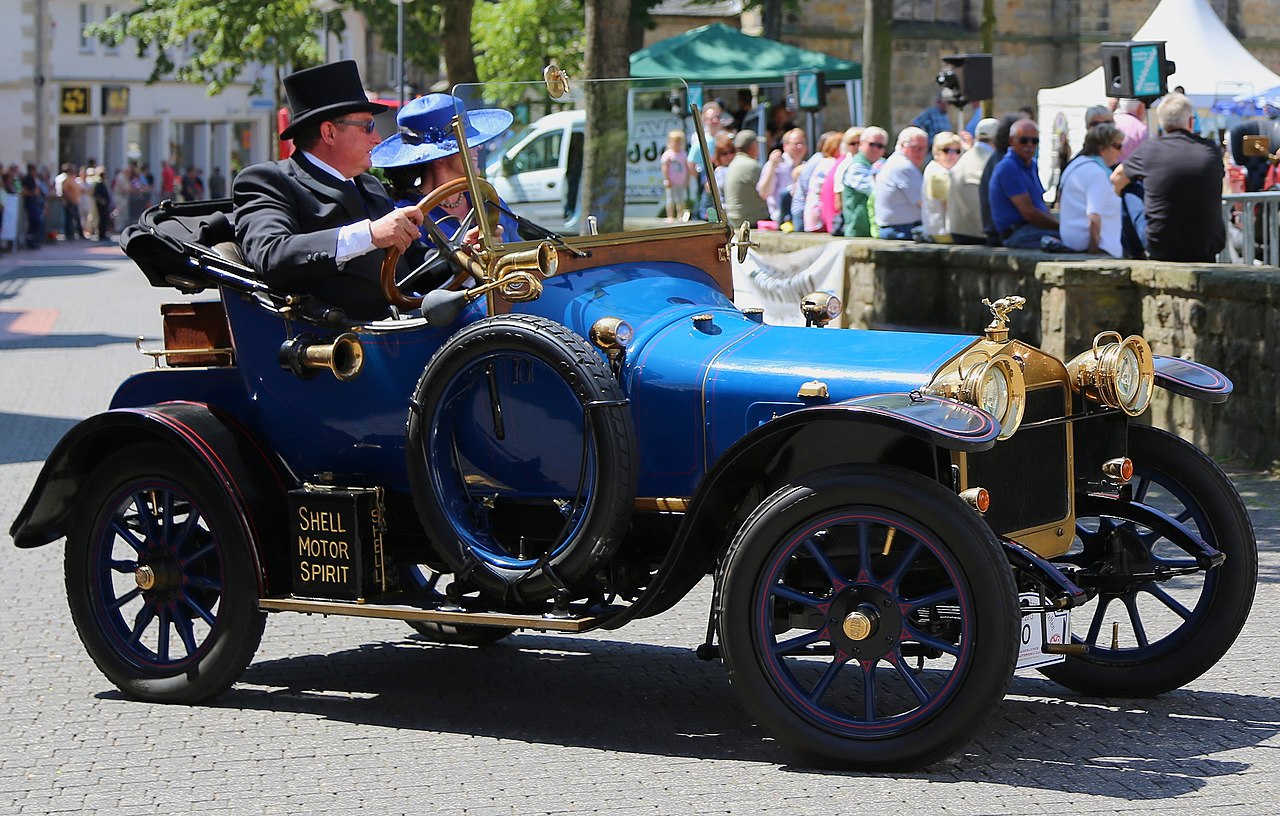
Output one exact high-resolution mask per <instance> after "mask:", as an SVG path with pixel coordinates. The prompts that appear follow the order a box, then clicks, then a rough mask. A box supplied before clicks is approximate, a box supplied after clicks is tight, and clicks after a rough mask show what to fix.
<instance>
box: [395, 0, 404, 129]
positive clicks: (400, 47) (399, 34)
mask: <svg viewBox="0 0 1280 816" xmlns="http://www.w3.org/2000/svg"><path fill="white" fill-rule="evenodd" d="M396 96H397V98H398V99H399V100H400V108H399V109H403V108H404V0H401V2H398V3H396Z"/></svg>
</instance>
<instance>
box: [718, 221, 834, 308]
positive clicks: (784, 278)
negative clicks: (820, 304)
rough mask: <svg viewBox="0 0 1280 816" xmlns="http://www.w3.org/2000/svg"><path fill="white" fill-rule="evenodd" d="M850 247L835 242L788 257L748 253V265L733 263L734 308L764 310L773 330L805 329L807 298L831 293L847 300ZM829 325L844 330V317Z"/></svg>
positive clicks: (753, 251)
mask: <svg viewBox="0 0 1280 816" xmlns="http://www.w3.org/2000/svg"><path fill="white" fill-rule="evenodd" d="M846 247H847V242H845V241H831V242H829V243H827V244H824V245H822V246H816V247H811V248H809V249H802V250H800V251H798V252H788V253H786V254H784V255H766V254H764V253H761V252H756V251H755V250H754V249H750V250H747V260H746V262H744V263H738V260H737V258H736V257H735V258H734V261H733V301H734V305H736V306H737V307H738V308H740V309H746V308H749V307H759V308H762V309H764V322H765V323H768V324H770V325H773V326H803V325H804V316H803V315H802V314H800V300H801V298H803V297H804V296H805V295H807V294H809V293H810V292H819V291H822V292H830V293H831V294H833V295H835V296H837V297H839V298H840V299H841V300H842V301H843V300H844V298H845V266H846V262H845V249H846ZM828 325H830V326H832V327H833V328H844V327H845V319H844V313H843V312H841V314H840V315H839V316H838V317H837V318H836V319H835V320H832V321H831V323H830V324H828Z"/></svg>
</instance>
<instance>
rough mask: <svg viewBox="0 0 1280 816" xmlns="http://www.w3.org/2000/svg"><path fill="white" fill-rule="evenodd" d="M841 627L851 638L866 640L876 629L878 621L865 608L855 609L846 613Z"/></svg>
mask: <svg viewBox="0 0 1280 816" xmlns="http://www.w3.org/2000/svg"><path fill="white" fill-rule="evenodd" d="M840 628H841V629H843V630H844V633H845V635H846V636H848V638H849V639H850V640H866V639H867V638H869V637H871V633H872V632H873V631H875V628H876V621H875V618H873V617H872V616H871V615H870V614H868V613H867V612H866V611H865V610H863V609H855V610H853V611H852V612H850V613H849V614H848V615H845V618H844V622H843V623H841V624H840Z"/></svg>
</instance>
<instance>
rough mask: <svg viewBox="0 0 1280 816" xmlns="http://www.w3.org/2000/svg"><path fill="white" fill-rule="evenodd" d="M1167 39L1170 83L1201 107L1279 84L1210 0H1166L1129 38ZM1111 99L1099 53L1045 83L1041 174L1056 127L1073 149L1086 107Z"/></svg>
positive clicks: (1047, 169)
mask: <svg viewBox="0 0 1280 816" xmlns="http://www.w3.org/2000/svg"><path fill="white" fill-rule="evenodd" d="M1130 39H1132V40H1136V41H1153V40H1154V41H1158V40H1163V41H1164V42H1165V43H1166V44H1165V57H1166V58H1167V59H1169V60H1172V61H1173V63H1174V68H1175V70H1174V73H1173V74H1171V75H1170V76H1169V87H1170V88H1173V87H1174V86H1175V85H1181V86H1183V87H1184V88H1186V90H1187V96H1188V97H1189V98H1190V99H1191V102H1192V104H1193V105H1195V106H1196V109H1197V110H1200V111H1202V113H1203V112H1204V111H1207V110H1208V109H1209V108H1210V107H1212V106H1213V103H1214V102H1215V101H1217V100H1220V99H1232V98H1233V97H1236V96H1238V95H1240V94H1255V93H1259V92H1261V91H1263V90H1265V89H1267V88H1271V87H1272V86H1275V85H1280V75H1277V74H1276V73H1275V72H1273V71H1272V70H1271V69H1269V68H1267V66H1265V65H1263V64H1262V63H1261V62H1259V61H1258V60H1257V59H1256V58H1255V57H1254V56H1253V55H1252V54H1250V53H1249V52H1248V51H1247V50H1246V49H1245V47H1244V46H1243V45H1241V44H1240V41H1239V40H1237V39H1236V38H1235V36H1234V35H1232V33H1231V32H1230V31H1228V30H1227V27H1226V25H1224V24H1223V22H1222V21H1221V20H1220V19H1218V15H1217V14H1214V12H1213V9H1212V8H1210V6H1209V3H1208V0H1161V2H1160V4H1159V5H1158V6H1156V8H1155V10H1154V11H1152V12H1151V16H1150V17H1148V18H1147V21H1146V22H1145V23H1143V24H1142V26H1141V27H1140V28H1139V29H1138V30H1137V32H1135V33H1134V35H1133V36H1132V37H1131V38H1130ZM1104 102H1106V80H1105V78H1104V76H1103V71H1102V57H1101V54H1099V57H1098V67H1097V69H1095V70H1094V71H1091V72H1090V73H1088V74H1085V75H1084V76H1082V77H1080V78H1079V79H1077V80H1076V81H1075V82H1072V83H1069V84H1067V85H1061V86H1059V87H1057V88H1043V89H1041V90H1040V92H1039V94H1037V96H1036V110H1037V112H1038V115H1039V117H1040V119H1039V122H1040V132H1041V137H1042V138H1043V139H1044V141H1043V142H1042V143H1041V146H1040V177H1041V179H1042V180H1043V181H1044V182H1045V184H1046V185H1048V183H1049V179H1050V176H1051V175H1052V168H1053V160H1054V158H1055V153H1056V145H1057V142H1058V140H1057V137H1056V135H1057V133H1058V132H1061V131H1062V130H1063V129H1064V128H1065V130H1066V133H1067V139H1068V141H1069V142H1070V144H1071V151H1072V153H1074V152H1075V151H1077V150H1079V149H1080V145H1081V142H1082V141H1083V139H1084V112H1085V110H1086V109H1087V108H1088V107H1089V106H1091V105H1100V104H1103V103H1104Z"/></svg>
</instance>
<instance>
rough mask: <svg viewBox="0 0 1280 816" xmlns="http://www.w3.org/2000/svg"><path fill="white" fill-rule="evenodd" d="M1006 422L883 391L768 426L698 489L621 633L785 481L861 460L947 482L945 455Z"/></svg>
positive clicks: (688, 585)
mask: <svg viewBox="0 0 1280 816" xmlns="http://www.w3.org/2000/svg"><path fill="white" fill-rule="evenodd" d="M999 433H1000V425H999V423H998V422H996V421H995V420H994V419H993V418H992V417H991V415H990V414H987V413H985V412H983V411H980V410H978V409H977V408H974V407H973V406H970V405H966V404H964V403H959V402H954V401H952V400H948V399H942V398H939V397H931V396H924V395H919V394H916V395H914V396H909V395H906V394H901V395H899V394H878V395H874V396H869V397H861V398H858V399H854V400H848V401H845V402H841V403H837V404H835V405H824V406H817V407H813V408H804V409H801V410H799V411H793V412H792V413H789V414H786V415H784V416H781V417H779V418H777V419H775V420H771V421H769V422H766V423H764V424H763V425H761V426H760V427H758V428H756V429H754V430H753V431H751V432H750V433H748V434H747V435H746V436H744V437H743V438H742V439H740V440H738V442H737V443H735V444H734V445H733V446H732V447H731V448H730V449H729V450H728V451H727V452H726V453H725V454H724V456H722V457H720V459H719V460H718V461H717V462H716V464H715V466H714V467H713V468H712V469H711V471H710V472H709V473H708V474H707V476H706V478H704V479H703V480H702V483H701V484H700V485H699V486H698V490H697V493H696V494H695V495H694V497H693V499H692V501H690V503H689V507H688V510H687V512H686V513H685V517H684V521H683V522H682V523H681V525H680V529H679V530H678V531H677V533H676V536H675V540H674V541H673V542H672V544H671V547H670V549H668V550H667V555H666V558H665V560H664V561H663V563H662V565H661V566H660V567H659V569H658V574H657V578H656V580H655V581H654V583H653V585H652V586H651V587H650V588H649V589H648V590H647V591H646V592H645V594H644V595H642V596H641V597H640V598H639V599H638V600H637V601H636V603H634V604H632V605H631V607H630V608H628V609H627V611H626V612H625V613H623V614H622V615H620V616H619V617H618V618H616V619H613V620H610V622H609V623H608V624H607V625H606V628H610V629H612V628H616V627H618V626H621V625H622V624H623V623H626V622H627V621H629V620H632V619H634V618H642V617H649V616H652V615H656V614H658V613H659V612H662V611H664V610H666V609H669V608H670V607H671V606H672V605H674V604H675V603H676V602H677V601H679V600H680V599H681V598H682V597H684V595H685V594H686V593H688V591H689V590H690V589H692V588H693V586H694V585H695V584H697V583H698V581H700V580H701V579H702V576H704V575H706V574H707V572H708V571H709V569H710V567H711V566H712V565H713V564H714V563H715V559H716V558H717V556H718V555H719V554H720V553H721V552H723V551H724V549H725V548H726V547H727V546H728V545H729V542H730V541H731V540H732V538H733V535H734V533H735V532H736V531H737V529H738V527H739V526H741V523H742V520H743V519H744V518H745V517H746V516H747V515H748V514H749V513H750V512H751V510H752V509H753V508H754V507H755V505H756V504H758V503H759V502H760V501H763V500H764V498H765V497H766V496H768V495H769V494H770V493H772V492H773V491H774V490H776V489H777V488H778V487H780V486H781V485H784V484H791V483H794V481H795V480H797V479H800V478H804V477H806V476H808V475H811V474H814V473H816V472H818V471H829V470H832V469H839V468H840V467H842V466H847V465H850V464H856V463H868V462H870V463H883V464H886V465H890V464H891V465H894V466H896V467H907V468H910V469H912V470H915V471H917V472H920V473H923V474H924V475H925V476H928V477H929V478H937V477H938V471H937V467H938V465H937V461H938V456H937V450H938V449H939V448H941V449H949V450H961V451H981V450H986V449H987V448H990V447H991V446H992V445H993V444H995V440H996V437H997V436H998V435H999Z"/></svg>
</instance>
